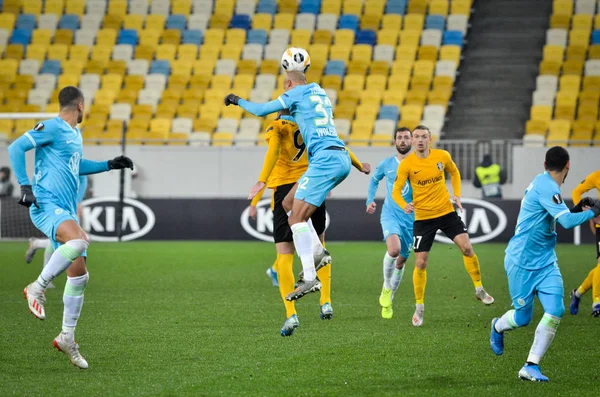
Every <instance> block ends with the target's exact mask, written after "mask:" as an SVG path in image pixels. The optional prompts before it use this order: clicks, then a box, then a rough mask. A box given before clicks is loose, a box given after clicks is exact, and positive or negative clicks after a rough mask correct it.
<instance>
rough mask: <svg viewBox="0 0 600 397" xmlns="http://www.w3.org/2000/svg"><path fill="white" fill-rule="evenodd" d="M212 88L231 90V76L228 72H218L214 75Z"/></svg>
mask: <svg viewBox="0 0 600 397" xmlns="http://www.w3.org/2000/svg"><path fill="white" fill-rule="evenodd" d="M210 88H212V89H213V90H224V91H227V90H229V89H230V88H231V76H229V75H227V74H218V75H214V76H212V78H211V83H210Z"/></svg>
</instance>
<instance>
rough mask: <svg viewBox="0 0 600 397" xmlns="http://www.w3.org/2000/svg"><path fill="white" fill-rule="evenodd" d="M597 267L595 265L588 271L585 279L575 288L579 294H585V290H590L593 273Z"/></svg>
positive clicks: (592, 282)
mask: <svg viewBox="0 0 600 397" xmlns="http://www.w3.org/2000/svg"><path fill="white" fill-rule="evenodd" d="M597 268H598V267H597V266H596V267H595V268H593V269H592V270H591V271H590V272H589V273H588V275H587V277H586V278H585V280H583V283H581V285H580V286H579V288H577V292H578V293H579V296H581V295H583V294H585V293H586V292H588V291H589V290H590V288H592V285H593V284H594V274H595V273H596V269H597Z"/></svg>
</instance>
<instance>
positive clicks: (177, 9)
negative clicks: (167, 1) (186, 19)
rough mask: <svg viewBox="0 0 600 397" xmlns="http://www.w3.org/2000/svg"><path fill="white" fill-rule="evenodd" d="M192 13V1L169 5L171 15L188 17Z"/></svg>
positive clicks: (176, 2) (184, 0)
mask: <svg viewBox="0 0 600 397" xmlns="http://www.w3.org/2000/svg"><path fill="white" fill-rule="evenodd" d="M191 11H192V0H177V1H174V2H172V3H171V14H174V15H185V16H188V15H190V13H191Z"/></svg>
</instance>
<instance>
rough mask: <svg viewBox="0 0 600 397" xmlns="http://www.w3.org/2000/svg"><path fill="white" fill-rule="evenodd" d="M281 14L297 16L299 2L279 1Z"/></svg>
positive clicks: (291, 0)
mask: <svg viewBox="0 0 600 397" xmlns="http://www.w3.org/2000/svg"><path fill="white" fill-rule="evenodd" d="M279 12H281V13H286V14H292V15H296V13H297V12H298V1H296V0H279Z"/></svg>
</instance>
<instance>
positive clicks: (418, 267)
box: [412, 252, 429, 327]
mask: <svg viewBox="0 0 600 397" xmlns="http://www.w3.org/2000/svg"><path fill="white" fill-rule="evenodd" d="M415 256H416V260H415V270H414V271H413V287H414V292H415V300H416V304H415V313H414V314H413V317H412V324H413V325H414V326H415V327H420V326H422V325H423V314H424V312H425V286H426V285H427V258H428V256H429V254H428V253H427V252H417V253H416V254H415Z"/></svg>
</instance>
